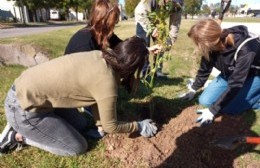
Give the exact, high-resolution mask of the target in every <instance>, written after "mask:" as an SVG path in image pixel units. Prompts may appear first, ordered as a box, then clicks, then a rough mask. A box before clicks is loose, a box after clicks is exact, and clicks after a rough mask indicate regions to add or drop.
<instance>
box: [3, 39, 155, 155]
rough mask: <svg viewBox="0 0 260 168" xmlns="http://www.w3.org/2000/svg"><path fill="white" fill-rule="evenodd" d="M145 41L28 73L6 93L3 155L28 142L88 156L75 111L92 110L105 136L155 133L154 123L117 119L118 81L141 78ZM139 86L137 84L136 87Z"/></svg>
mask: <svg viewBox="0 0 260 168" xmlns="http://www.w3.org/2000/svg"><path fill="white" fill-rule="evenodd" d="M148 53H149V51H148V49H147V48H146V44H145V41H144V40H143V39H141V38H138V37H132V38H129V39H126V40H125V41H123V42H122V43H120V44H119V45H117V46H116V47H115V48H114V49H113V50H110V49H102V51H98V50H95V51H90V52H80V53H75V54H70V55H67V56H64V57H59V58H56V59H53V60H51V61H49V62H46V63H43V64H40V65H37V66H35V67H32V68H29V69H27V70H25V71H24V72H23V73H22V74H21V75H20V76H19V77H18V78H17V79H16V80H15V82H14V84H13V85H12V87H11V89H10V90H9V91H8V94H7V97H6V100H5V112H6V119H7V122H8V123H9V125H10V127H9V128H6V130H5V131H4V132H5V133H4V134H5V136H4V138H3V141H2V142H1V143H0V152H2V153H5V152H8V151H9V150H10V149H13V148H14V147H16V146H17V145H18V144H20V143H25V144H28V145H31V146H35V147H38V148H40V149H43V150H46V151H49V152H51V153H54V154H57V155H77V154H81V153H84V152H86V150H87V147H88V145H87V141H86V139H85V138H84V135H85V133H86V131H87V130H86V127H87V124H88V123H87V120H86V118H85V117H84V116H83V115H82V114H81V113H80V112H79V111H78V110H77V109H76V108H78V107H86V106H90V105H91V106H92V107H93V108H92V113H93V114H94V118H95V120H96V121H97V122H98V123H100V124H101V125H102V127H103V129H104V131H105V132H106V133H132V132H140V134H141V135H142V136H144V137H151V136H154V135H155V134H156V131H157V127H156V126H155V124H154V123H153V122H152V121H151V120H150V119H146V120H143V121H138V122H136V121H133V122H124V121H118V120H117V112H116V102H117V97H118V87H119V83H120V80H122V79H127V78H129V76H132V75H133V74H134V73H136V74H137V82H138V80H139V75H140V71H141V69H142V67H143V65H144V62H145V57H143V56H144V55H147V54H148ZM135 86H137V85H135Z"/></svg>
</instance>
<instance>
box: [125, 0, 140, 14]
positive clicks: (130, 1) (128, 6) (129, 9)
mask: <svg viewBox="0 0 260 168" xmlns="http://www.w3.org/2000/svg"><path fill="white" fill-rule="evenodd" d="M139 1H140V0H125V11H126V13H127V15H128V16H130V17H133V16H134V10H135V7H136V6H137V4H138V2H139Z"/></svg>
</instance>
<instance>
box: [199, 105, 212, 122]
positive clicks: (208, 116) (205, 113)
mask: <svg viewBox="0 0 260 168" xmlns="http://www.w3.org/2000/svg"><path fill="white" fill-rule="evenodd" d="M197 114H201V115H200V117H198V118H197V120H196V122H197V123H200V125H201V126H204V125H209V124H211V123H212V122H213V120H214V114H213V113H212V112H210V111H209V109H208V108H206V109H200V110H198V111H197Z"/></svg>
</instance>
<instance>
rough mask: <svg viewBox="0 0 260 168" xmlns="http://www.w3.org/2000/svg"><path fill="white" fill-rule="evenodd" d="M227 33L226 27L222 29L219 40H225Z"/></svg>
mask: <svg viewBox="0 0 260 168" xmlns="http://www.w3.org/2000/svg"><path fill="white" fill-rule="evenodd" d="M228 34H229V31H228V30H227V29H224V30H223V31H222V33H221V34H220V40H221V41H225V40H226V37H227V36H228Z"/></svg>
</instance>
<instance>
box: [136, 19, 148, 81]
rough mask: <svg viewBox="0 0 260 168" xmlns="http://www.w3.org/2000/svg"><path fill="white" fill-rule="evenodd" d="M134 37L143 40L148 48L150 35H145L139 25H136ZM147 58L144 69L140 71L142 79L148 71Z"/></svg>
mask: <svg viewBox="0 0 260 168" xmlns="http://www.w3.org/2000/svg"><path fill="white" fill-rule="evenodd" d="M136 35H137V36H138V37H140V38H142V39H144V40H145V42H146V44H147V47H149V46H150V35H147V33H146V31H145V30H144V29H143V27H142V26H141V25H140V23H137V25H136ZM149 64H150V63H149V56H148V55H147V56H146V59H145V63H144V67H143V69H142V77H144V76H145V75H146V73H148V72H149V71H150V67H149Z"/></svg>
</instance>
